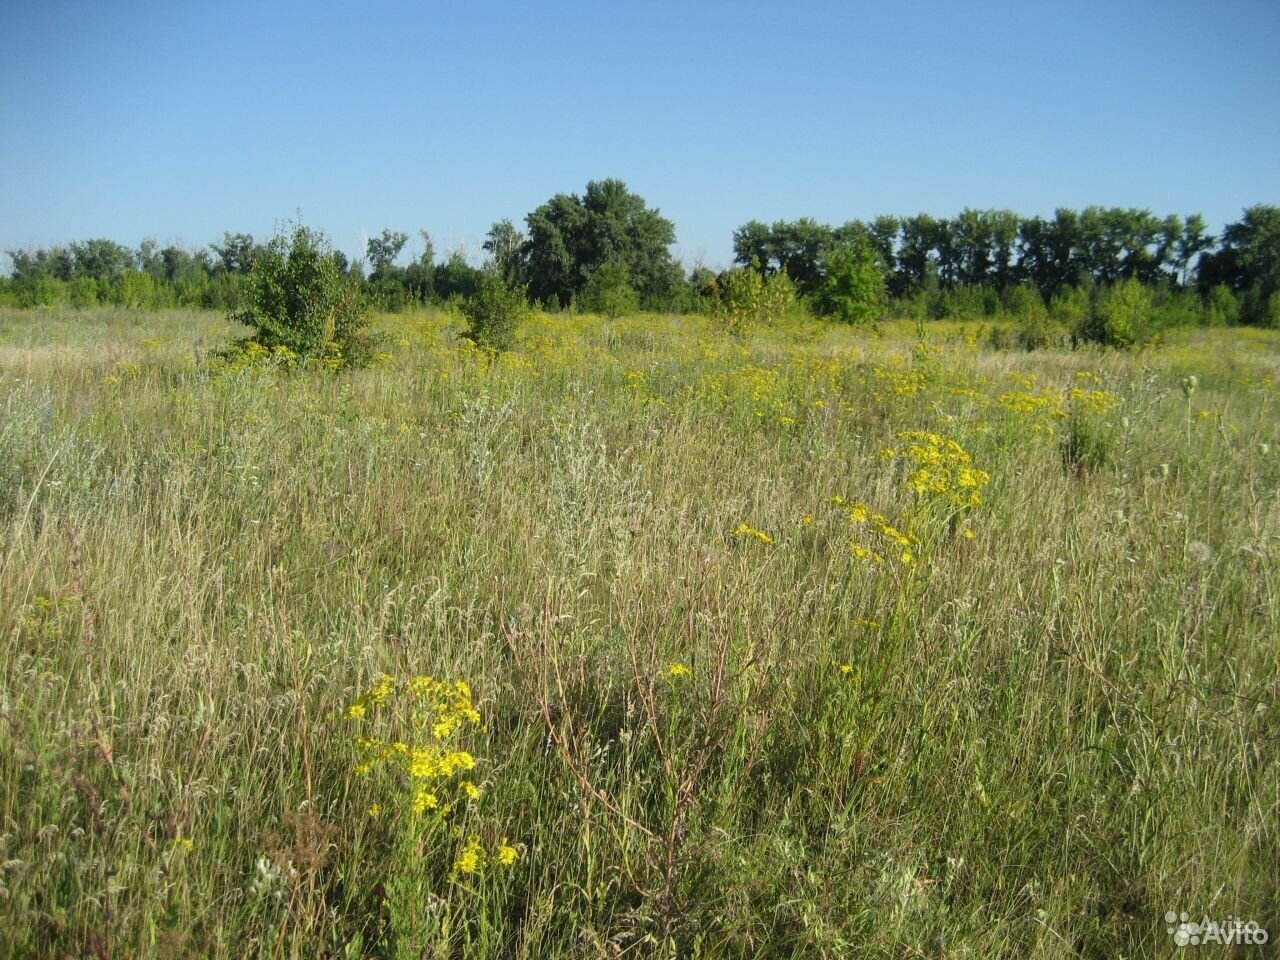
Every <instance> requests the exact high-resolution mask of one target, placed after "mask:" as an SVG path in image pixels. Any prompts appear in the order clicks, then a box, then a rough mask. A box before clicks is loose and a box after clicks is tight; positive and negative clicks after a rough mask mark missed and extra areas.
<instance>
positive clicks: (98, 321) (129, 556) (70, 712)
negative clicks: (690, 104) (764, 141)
mask: <svg viewBox="0 0 1280 960" xmlns="http://www.w3.org/2000/svg"><path fill="white" fill-rule="evenodd" d="M382 325H383V327H384V328H385V329H386V330H387V332H388V334H389V336H390V338H391V341H390V342H391V343H392V344H393V346H392V347H391V353H392V357H391V359H390V360H389V361H387V362H385V363H383V364H382V365H380V366H378V367H376V368H374V369H370V370H365V371H360V372H351V373H339V374H336V375H335V374H330V373H304V372H299V371H289V370H285V369H281V368H277V367H274V366H272V365H270V364H265V365H260V366H253V367H248V368H239V367H238V366H237V365H234V364H225V363H219V362H217V361H216V360H214V361H211V360H210V359H209V357H210V352H211V350H212V349H213V348H215V347H216V346H218V345H221V344H223V343H225V342H227V341H228V340H229V339H230V338H231V337H232V336H233V335H234V331H232V330H231V329H230V328H229V327H228V325H227V324H225V323H224V322H223V321H221V320H219V319H216V318H211V317H209V316H206V315H200V314H187V313H159V314H139V313H130V312H124V311H107V310H104V311H100V312H97V313H91V314H67V315H63V314H59V313H56V312H55V313H45V314H35V315H33V314H27V313H19V312H8V313H3V314H0V449H2V450H3V454H4V456H3V459H2V460H0V528H2V529H3V531H4V538H3V541H2V542H0V550H3V553H2V554H0V649H2V651H3V655H2V656H0V664H2V665H3V666H2V667H0V676H2V678H3V679H2V680H0V954H2V955H4V956H15V957H18V956H99V957H131V956H175V957H176V956H200V957H250V956H278V957H316V956H335V957H360V956H369V957H418V956H468V957H486V956H503V957H546V956H575V957H596V956H599V957H615V956H671V957H676V956H680V957H698V956H700V957H814V956H818V957H821V956H829V957H850V956H857V957H884V958H891V957H892V958H900V957H913V956H933V957H974V958H978V957H982V958H988V957H995V958H998V957H1008V958H1015V957H1016V958H1025V957H1034V958H1045V960H1048V958H1067V957H1096V958H1112V957H1121V956H1125V957H1148V956H1172V955H1174V954H1175V953H1176V952H1177V951H1178V948H1177V947H1176V945H1175V943H1174V940H1173V937H1172V936H1171V935H1170V934H1169V932H1168V925H1167V923H1166V921H1165V919H1164V918H1165V914H1166V912H1167V911H1170V910H1174V911H1187V912H1189V913H1190V914H1192V915H1193V916H1195V917H1197V918H1198V917H1199V916H1200V915H1202V914H1207V915H1209V916H1212V917H1218V918H1225V917H1226V916H1227V915H1228V914H1230V915H1232V916H1234V917H1240V918H1245V919H1253V920H1255V921H1257V922H1258V923H1259V924H1261V925H1262V926H1264V927H1269V929H1270V930H1271V932H1272V934H1273V936H1276V935H1280V898H1278V897H1277V890H1280V866H1278V864H1280V838H1278V836H1277V832H1278V829H1280V826H1278V825H1280V766H1278V763H1277V760H1278V757H1280V750H1278V748H1277V738H1280V703H1278V702H1277V699H1278V697H1280V673H1278V671H1280V660H1278V656H1280V648H1278V646H1277V642H1276V638H1277V636H1278V635H1280V598H1278V597H1277V587H1278V577H1277V563H1276V561H1277V555H1278V551H1280V503H1278V501H1277V494H1276V491H1277V489H1278V488H1280V426H1278V424H1280V418H1278V417H1277V399H1278V398H1280V393H1278V388H1277V384H1278V383H1280V361H1278V360H1277V357H1280V353H1278V352H1277V347H1280V338H1277V336H1276V335H1274V334H1269V333H1266V332H1263V331H1240V330H1233V331H1198V332H1195V333H1193V334H1187V335H1185V338H1184V339H1182V340H1175V341H1174V342H1171V343H1168V344H1166V345H1165V346H1162V347H1161V348H1160V349H1158V350H1155V351H1146V352H1141V353H1135V354H1121V353H1100V352H1098V353H1095V352H1085V351H1081V352H1074V353H1071V352H1053V351H1039V352H1035V353H1018V354H1010V353H995V352H990V351H986V350H984V349H983V348H982V346H981V344H983V343H985V342H986V338H985V337H984V336H981V335H980V334H979V332H978V331H977V330H976V328H966V327H964V326H962V325H944V324H936V325H929V326H927V327H926V328H925V329H926V330H927V334H928V340H927V341H925V342H921V343H917V342H914V341H913V336H914V331H915V328H914V327H912V328H910V330H908V328H906V327H902V328H897V327H895V326H893V325H889V326H887V327H885V328H883V329H882V330H881V331H880V332H878V333H876V334H872V333H869V332H866V331H860V330H853V329H848V328H839V329H837V328H830V327H825V326H805V327H800V326H787V327H781V328H777V329H772V330H763V331H757V332H755V333H754V334H752V335H750V336H746V337H741V338H734V337H729V336H726V335H724V334H722V333H721V332H719V331H718V330H717V329H716V328H715V327H714V326H712V325H709V324H708V323H707V322H706V321H703V320H700V319H697V318H679V319H667V318H660V317H636V318H625V319H620V320H613V321H606V320H600V319H596V318H591V317H576V318H571V319H570V318H563V317H561V318H554V319H553V318H545V317H537V318H535V319H534V320H533V321H531V322H530V323H528V324H527V325H526V327H525V329H524V331H523V333H522V338H521V342H520V345H519V347H518V348H517V350H516V351H515V352H513V353H511V354H507V355H504V356H502V357H501V358H499V359H498V360H496V361H494V362H490V361H489V360H488V358H487V357H486V356H485V355H483V354H481V353H479V352H478V351H475V350H474V349H471V348H470V347H469V345H468V344H467V343H466V342H465V341H461V340H460V338H459V333H460V330H461V326H462V324H461V321H459V320H458V319H457V318H455V317H452V316H450V315H445V314H426V315H404V316H399V317H394V318H392V317H388V318H383V320H382ZM1191 375H1194V376H1196V378H1197V388H1196V389H1195V390H1194V391H1193V392H1191V393H1190V395H1188V394H1187V393H1186V392H1184V390H1183V389H1182V386H1181V385H1182V384H1183V382H1184V380H1185V378H1187V377H1188V376H1191ZM906 431H927V432H929V433H933V434H937V435H939V436H940V437H941V438H943V439H949V440H954V441H956V442H957V444H959V445H960V446H961V447H962V448H963V450H964V452H965V453H966V454H967V455H968V456H969V457H970V458H971V462H972V465H973V466H974V468H976V469H980V470H982V471H985V472H986V473H988V474H989V475H990V478H991V479H990V483H989V484H988V485H987V486H985V487H983V488H982V489H981V491H980V493H981V496H980V499H981V503H980V505H977V506H966V507H964V508H963V509H961V508H959V507H956V506H955V504H954V503H944V502H943V501H942V500H938V499H936V498H934V499H931V498H930V494H929V493H928V492H924V493H920V492H917V490H916V489H915V487H913V484H912V477H913V473H912V470H913V467H912V466H911V465H910V464H908V463H907V462H906V461H905V459H904V457H903V455H902V453H903V449H904V445H906V444H908V443H909V442H910V441H909V440H904V439H903V438H902V437H900V434H901V433H903V432H906ZM890 450H892V451H894V454H895V455H894V456H890V455H889V451H890ZM834 498H841V502H834ZM850 504H858V505H865V507H866V509H867V511H868V513H872V514H878V515H879V516H880V517H881V518H882V521H883V524H885V525H888V526H891V527H892V528H893V529H895V530H897V531H899V532H900V533H903V534H904V535H909V536H910V537H911V538H912V542H911V545H910V552H911V553H912V561H911V562H906V561H904V560H903V559H902V557H901V552H902V551H901V550H898V551H896V552H893V551H890V550H889V549H888V548H887V546H886V543H887V541H886V540H885V537H884V535H882V534H881V533H878V532H877V529H876V526H875V522H874V521H870V520H868V521H862V522H860V521H859V520H858V519H857V518H856V517H854V516H853V513H852V512H851V508H850V506H849V505H850ZM743 525H745V526H746V528H747V530H748V531H758V532H759V533H761V534H763V536H755V535H754V534H750V533H748V534H746V535H743V534H742V533H741V532H740V531H741V530H742V528H743ZM890 545H891V544H890ZM855 546H862V547H863V548H864V550H872V551H873V552H874V553H876V554H877V555H879V556H881V557H882V559H881V560H879V561H877V560H876V559H874V558H868V557H866V556H859V555H858V552H857V551H856V550H855V549H854V547H855ZM383 675H389V676H391V677H393V678H397V680H399V681H404V680H405V679H406V678H409V677H413V676H422V675H430V676H432V677H436V678H440V679H445V680H450V681H451V680H454V679H464V680H466V681H467V682H468V683H469V684H470V688H471V690H472V692H473V694H474V698H475V705H476V708H477V709H478V711H479V713H480V715H481V719H482V723H483V730H479V729H477V730H475V731H472V732H468V733H466V737H467V740H466V745H467V749H468V751H469V752H470V754H471V755H472V756H474V758H475V760H476V766H475V769H474V770H472V771H471V772H470V776H471V777H472V778H473V779H474V780H475V782H476V783H477V785H478V786H479V787H480V788H481V790H482V793H481V796H480V797H479V798H478V799H475V800H470V801H467V802H466V803H461V804H459V806H458V808H457V809H456V810H455V811H454V812H453V813H452V815H451V816H450V818H449V819H447V820H445V821H434V820H432V821H429V823H430V826H426V825H424V824H426V823H427V822H428V821H425V820H424V819H423V818H422V816H421V815H415V814H412V813H411V812H410V811H409V809H408V806H409V804H408V797H409V794H408V792H406V791H407V790H408V789H409V787H408V785H407V783H406V782H405V780H404V778H403V777H401V778H400V779H399V780H397V779H396V778H395V777H394V776H391V777H384V778H382V779H379V778H376V777H372V776H361V775H360V774H359V773H358V771H357V768H358V767H359V765H360V763H361V749H360V748H359V747H358V746H357V744H356V742H355V738H356V737H357V736H360V735H362V731H363V730H364V729H365V728H363V727H362V726H361V723H362V721H358V720H355V719H353V718H352V717H350V716H348V715H347V708H348V707H349V706H350V705H351V704H352V703H354V702H356V701H357V698H359V697H360V696H361V694H362V693H363V692H365V691H367V690H369V688H370V687H371V686H373V685H374V684H375V683H376V682H377V679H378V678H379V677H380V676H383ZM380 722H385V723H388V724H390V723H392V721H391V720H390V718H386V719H385V720H384V721H380ZM388 729H390V728H388ZM396 735H397V734H395V733H394V731H392V736H393V737H394V736H396ZM405 736H406V737H407V736H408V735H407V734H406V735H405ZM371 808H373V810H374V813H373V814H372V815H371V813H370V809H371ZM472 836H475V837H479V838H480V842H482V843H483V844H484V845H485V849H486V850H489V849H496V847H495V846H494V845H495V844H500V843H503V842H504V841H505V842H508V843H509V844H510V845H511V847H513V848H514V849H515V850H516V851H517V852H518V856H517V858H516V859H515V862H514V863H512V864H510V865H505V864H503V863H500V862H498V860H497V859H496V858H490V860H489V861H488V862H487V863H485V865H484V867H483V869H476V870H474V871H471V870H466V869H461V868H460V866H459V864H460V863H462V861H461V860H460V857H461V856H462V854H463V853H464V852H465V850H466V849H467V845H468V844H469V843H470V842H471V841H470V840H469V838H470V837H472ZM464 865H465V864H464ZM1256 949H1257V948H1255V950H1256Z"/></svg>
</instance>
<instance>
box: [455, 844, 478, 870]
mask: <svg viewBox="0 0 1280 960" xmlns="http://www.w3.org/2000/svg"><path fill="white" fill-rule="evenodd" d="M483 865H484V849H483V848H482V847H481V846H480V838H479V837H477V836H470V837H468V838H467V843H466V846H464V847H463V848H462V852H461V853H460V854H458V859H457V860H455V861H454V862H453V869H454V870H456V871H458V873H475V872H476V871H477V870H479V869H480V868H481V866H483Z"/></svg>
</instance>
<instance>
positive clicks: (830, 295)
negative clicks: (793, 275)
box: [817, 240, 887, 323]
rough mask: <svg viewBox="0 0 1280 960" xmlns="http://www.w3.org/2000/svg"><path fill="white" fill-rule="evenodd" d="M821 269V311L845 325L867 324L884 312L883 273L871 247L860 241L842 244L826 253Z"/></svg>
mask: <svg viewBox="0 0 1280 960" xmlns="http://www.w3.org/2000/svg"><path fill="white" fill-rule="evenodd" d="M822 266H823V272H824V273H823V278H822V282H821V283H820V284H819V286H818V295H817V305H818V309H819V311H821V312H822V313H824V314H827V315H828V316H833V317H835V318H836V319H837V320H842V321H844V322H845V323H867V322H868V321H871V320H875V319H876V318H877V317H878V316H879V315H880V313H881V312H882V311H883V310H884V308H885V304H886V302H887V294H886V291H885V282H884V271H883V270H881V268H880V264H879V263H877V261H876V253H875V250H874V249H873V248H872V247H871V245H870V244H869V243H867V242H865V241H861V240H857V241H854V242H851V243H846V244H841V245H840V246H837V247H835V248H833V249H832V250H830V251H829V252H828V253H827V255H826V256H825V257H824V258H823V261H822Z"/></svg>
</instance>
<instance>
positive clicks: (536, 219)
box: [491, 180, 681, 303]
mask: <svg viewBox="0 0 1280 960" xmlns="http://www.w3.org/2000/svg"><path fill="white" fill-rule="evenodd" d="M525 223H526V225H527V226H528V231H529V232H528V239H526V240H525V241H524V243H523V245H522V246H521V249H520V272H521V274H522V276H523V277H524V279H525V281H526V282H527V284H528V288H529V293H530V295H531V296H533V297H535V298H536V299H538V300H541V301H543V302H547V301H549V300H550V299H551V297H552V296H556V297H558V298H559V300H560V302H561V303H570V302H571V301H573V300H574V299H575V298H576V297H578V296H579V295H581V294H582V293H583V291H584V290H585V289H586V287H587V284H588V282H589V281H590V279H591V277H592V275H593V274H594V273H595V272H596V271H597V270H598V269H599V268H600V267H601V266H603V265H604V264H605V263H608V262H610V261H617V262H620V263H622V264H624V265H625V266H626V268H627V271H628V273H629V277H630V283H631V286H632V287H633V288H634V289H635V290H636V292H637V294H638V295H639V296H640V298H641V300H642V301H645V302H649V301H651V300H661V299H662V298H663V297H665V296H667V295H668V294H669V292H670V291H671V289H672V288H673V287H674V286H675V285H677V284H678V283H679V282H680V279H681V277H680V268H679V265H678V264H676V263H675V262H674V261H673V260H672V258H671V251H670V246H671V244H672V243H674V242H675V237H676V233H675V225H674V224H673V223H672V222H671V221H670V220H668V219H666V218H665V217H663V216H662V215H661V214H660V213H659V212H658V211H657V210H653V209H650V208H649V207H648V206H647V204H646V203H645V201H644V198H643V197H640V196H639V195H637V194H634V193H632V192H630V191H629V190H628V189H627V187H626V184H624V183H623V182H622V181H620V180H600V181H592V182H591V183H589V184H587V191H586V193H585V194H583V195H582V196H581V197H579V196H577V195H566V194H563V193H561V194H557V195H556V196H554V197H552V198H551V199H550V200H548V201H547V202H546V203H544V204H542V205H541V206H540V207H538V208H537V209H536V210H534V211H533V212H532V213H530V214H529V215H528V216H527V217H526V218H525ZM491 239H493V238H491Z"/></svg>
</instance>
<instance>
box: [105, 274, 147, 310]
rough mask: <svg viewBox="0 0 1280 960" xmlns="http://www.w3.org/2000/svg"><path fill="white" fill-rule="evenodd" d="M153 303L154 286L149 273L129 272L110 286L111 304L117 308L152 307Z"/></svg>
mask: <svg viewBox="0 0 1280 960" xmlns="http://www.w3.org/2000/svg"><path fill="white" fill-rule="evenodd" d="M155 301H156V284H155V281H154V280H152V279H151V274H149V273H139V272H138V271H136V270H129V271H127V272H125V273H124V274H123V275H122V276H121V277H120V278H119V279H117V280H116V282H115V283H113V284H112V285H111V302H112V303H115V304H117V305H118V306H121V307H134V308H144V307H153V306H155V305H156V302H155Z"/></svg>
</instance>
